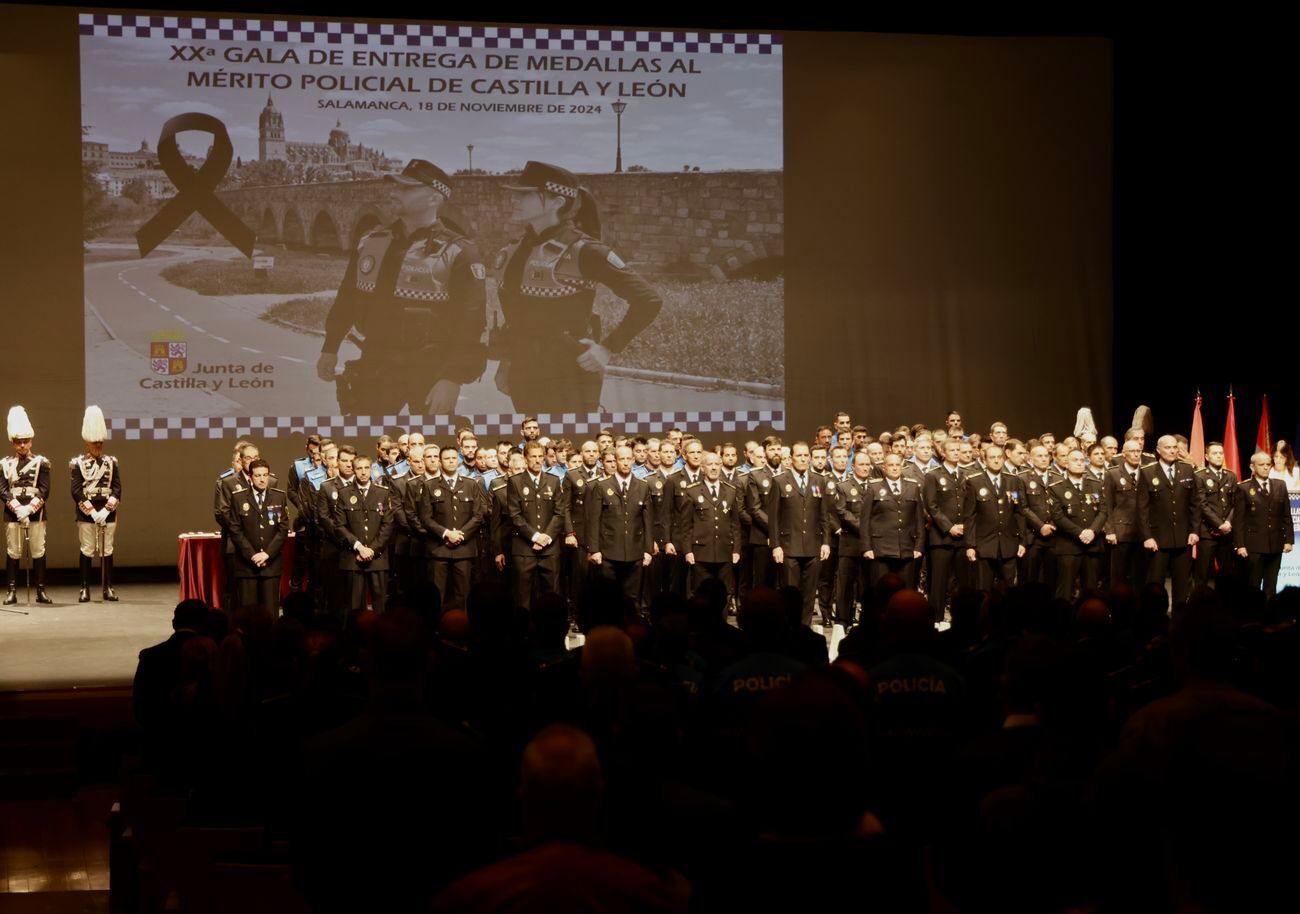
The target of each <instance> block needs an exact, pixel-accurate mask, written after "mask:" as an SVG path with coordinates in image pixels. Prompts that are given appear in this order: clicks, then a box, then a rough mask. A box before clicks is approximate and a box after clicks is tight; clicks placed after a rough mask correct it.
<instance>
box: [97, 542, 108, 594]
mask: <svg viewBox="0 0 1300 914" xmlns="http://www.w3.org/2000/svg"><path fill="white" fill-rule="evenodd" d="M95 527H96V528H97V529H96V536H95V538H96V543H95V551H96V552H98V553H99V587H100V590H99V593H100V599H99V602H101V603H102V602H104V598H103V594H104V593H106V592H107V591H108V572H107V571H106V570H105V568H104V533H105V531H104V525H103V524H96V525H95Z"/></svg>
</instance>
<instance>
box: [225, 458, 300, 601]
mask: <svg viewBox="0 0 1300 914" xmlns="http://www.w3.org/2000/svg"><path fill="white" fill-rule="evenodd" d="M249 471H250V473H251V475H252V479H253V487H252V488H251V489H245V490H244V492H243V493H241V495H240V497H238V498H235V499H233V500H232V501H231V502H230V519H229V527H230V538H231V539H232V540H233V541H234V543H235V579H236V581H237V587H238V593H239V605H240V606H260V607H262V608H263V609H266V610H269V611H270V613H271V615H272V616H274V615H277V612H276V611H277V610H278V609H279V606H280V575H281V573H282V571H283V564H282V562H281V552H282V550H283V549H284V543H285V540H286V539H287V538H288V536H289V501H288V496H287V495H286V493H285V492H284V491H283V490H282V489H273V488H271V465H270V464H268V463H267V462H266V461H265V460H261V459H258V460H254V461H253V463H252V465H251V466H250V467H249Z"/></svg>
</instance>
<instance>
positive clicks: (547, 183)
mask: <svg viewBox="0 0 1300 914" xmlns="http://www.w3.org/2000/svg"><path fill="white" fill-rule="evenodd" d="M501 186H502V187H504V188H505V189H506V190H546V191H550V192H551V193H553V194H559V195H560V196H561V197H569V198H570V199H575V200H576V199H577V197H578V192H579V190H580V189H581V185H579V184H578V179H577V178H576V177H574V175H573V172H571V171H566V170H565V169H563V168H560V167H559V166H558V165H547V164H546V163H545V162H529V163H528V164H527V165H525V166H524V171H523V174H521V175H520V176H519V177H518V178H516V179H515V183H513V184H503V185H501Z"/></svg>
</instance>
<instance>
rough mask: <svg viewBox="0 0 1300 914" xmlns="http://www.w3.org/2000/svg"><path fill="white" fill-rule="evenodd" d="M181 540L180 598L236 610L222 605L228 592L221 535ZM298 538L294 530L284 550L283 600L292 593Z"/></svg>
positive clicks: (185, 536) (186, 535)
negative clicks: (291, 586)
mask: <svg viewBox="0 0 1300 914" xmlns="http://www.w3.org/2000/svg"><path fill="white" fill-rule="evenodd" d="M177 539H178V540H179V542H180V556H179V558H178V559H177V561H176V567H177V570H178V571H180V576H181V586H180V599H182V600H202V601H203V602H204V603H206V604H208V605H209V606H214V607H216V608H218V609H225V610H229V611H233V609H234V608H235V607H230V606H223V605H222V597H223V596H224V595H225V591H226V563H225V556H223V555H222V554H221V534H219V533H182V534H180V536H178V537H177ZM296 541H297V537H296V536H295V535H294V533H293V531H290V532H289V536H288V537H287V538H286V539H285V541H284V549H283V550H282V551H281V553H280V555H281V559H282V561H283V566H284V567H283V571H282V573H281V575H280V599H281V600H283V599H284V598H285V597H287V596H288V595H289V581H290V578H291V576H292V574H293V560H294V547H295V546H296Z"/></svg>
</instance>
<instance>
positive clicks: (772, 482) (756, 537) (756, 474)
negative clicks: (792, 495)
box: [745, 467, 783, 546]
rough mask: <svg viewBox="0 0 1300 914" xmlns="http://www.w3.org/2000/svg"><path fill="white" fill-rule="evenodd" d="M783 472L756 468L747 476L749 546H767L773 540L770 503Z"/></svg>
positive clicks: (746, 500)
mask: <svg viewBox="0 0 1300 914" xmlns="http://www.w3.org/2000/svg"><path fill="white" fill-rule="evenodd" d="M782 474H783V471H779V470H778V471H777V472H775V473H773V472H772V470H771V468H769V467H755V468H754V469H753V470H750V471H749V474H748V475H746V476H745V481H746V482H747V483H748V486H749V488H748V489H746V490H745V507H746V508H747V510H748V511H749V520H750V528H749V544H750V545H751V546H766V545H768V543H769V540H770V538H771V533H770V530H769V528H768V516H767V510H768V503H769V501H770V500H771V496H772V493H773V492H774V491H775V487H776V484H777V481H778V480H779V479H780V478H781V476H782Z"/></svg>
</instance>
